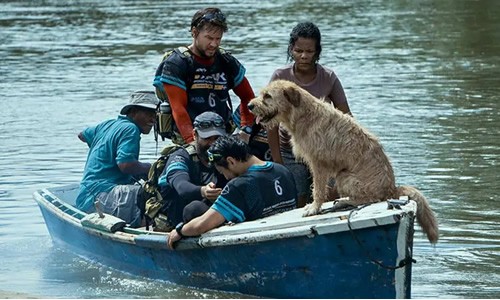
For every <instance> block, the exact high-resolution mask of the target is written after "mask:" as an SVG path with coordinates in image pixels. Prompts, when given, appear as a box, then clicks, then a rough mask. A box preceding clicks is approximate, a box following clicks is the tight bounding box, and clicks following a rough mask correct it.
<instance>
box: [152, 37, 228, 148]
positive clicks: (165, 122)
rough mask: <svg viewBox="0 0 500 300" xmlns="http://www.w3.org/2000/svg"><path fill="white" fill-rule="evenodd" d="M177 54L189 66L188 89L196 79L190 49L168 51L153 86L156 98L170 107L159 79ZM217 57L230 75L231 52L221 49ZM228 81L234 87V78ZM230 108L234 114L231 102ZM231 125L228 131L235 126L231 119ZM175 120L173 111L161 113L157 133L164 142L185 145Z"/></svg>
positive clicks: (156, 128)
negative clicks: (169, 59)
mask: <svg viewBox="0 0 500 300" xmlns="http://www.w3.org/2000/svg"><path fill="white" fill-rule="evenodd" d="M174 52H176V53H177V54H179V55H180V57H181V58H182V59H183V60H185V61H186V62H187V64H188V76H187V80H186V87H187V89H190V88H191V86H192V85H193V77H194V64H193V58H192V55H191V52H189V49H188V48H187V47H185V46H180V47H177V48H175V49H174V50H171V51H168V52H166V53H165V54H164V55H163V58H162V60H161V63H160V65H159V66H158V69H157V70H156V76H155V79H154V81H153V86H154V87H155V93H156V97H158V99H160V101H161V102H163V103H168V104H169V105H168V106H170V102H169V99H168V96H167V92H166V91H165V89H164V87H163V83H162V82H161V81H160V80H159V79H158V77H159V74H161V71H162V70H163V62H164V61H165V60H166V59H167V58H168V57H169V56H170V55H172V53H174ZM217 55H219V56H220V57H221V62H222V63H221V66H222V69H223V70H224V72H225V73H226V74H229V72H228V70H229V68H228V67H229V56H230V55H231V53H230V52H228V51H225V50H224V49H222V48H219V50H218V53H217ZM227 80H228V85H229V86H233V85H234V77H233V76H227ZM228 106H229V109H230V112H231V113H232V112H233V104H232V103H231V101H228ZM229 121H230V123H229V124H228V127H230V129H229V130H228V131H232V130H234V125H233V123H232V119H231V118H230V120H229ZM174 124H175V122H174V119H173V116H172V112H171V109H170V110H169V111H168V113H160V114H159V116H158V119H157V122H156V125H155V131H156V132H158V133H159V134H160V136H161V137H162V140H165V138H168V139H172V140H173V141H174V142H175V143H177V144H184V140H183V139H182V137H180V135H179V134H178V133H176V132H175V130H174V127H175V126H174Z"/></svg>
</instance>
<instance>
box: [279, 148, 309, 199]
mask: <svg viewBox="0 0 500 300" xmlns="http://www.w3.org/2000/svg"><path fill="white" fill-rule="evenodd" d="M281 158H282V159H283V164H284V165H285V167H287V168H288V170H290V172H291V173H292V175H293V179H294V180H295V186H296V187H297V195H298V196H299V197H301V196H307V197H311V195H312V192H311V185H312V176H311V172H309V168H308V167H307V165H306V164H304V163H301V162H298V161H296V160H295V157H294V156H293V154H291V153H288V152H281Z"/></svg>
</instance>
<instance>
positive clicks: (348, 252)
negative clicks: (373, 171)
mask: <svg viewBox="0 0 500 300" xmlns="http://www.w3.org/2000/svg"><path fill="white" fill-rule="evenodd" d="M76 190H77V185H72V186H67V187H61V188H53V189H44V190H41V191H38V192H35V193H34V198H35V200H36V201H37V203H38V204H39V206H40V210H41V212H42V214H43V216H44V219H45V223H46V225H47V228H48V230H49V233H50V235H51V237H52V239H53V241H54V243H55V244H56V245H58V246H60V247H64V248H68V249H70V250H71V251H73V252H75V253H77V254H79V255H81V256H83V257H86V258H88V259H92V260H95V261H97V262H99V263H102V264H105V265H108V266H110V267H113V268H116V269H119V270H122V271H124V272H128V273H131V274H134V275H139V276H146V277H149V278H154V279H162V280H168V281H171V282H174V283H178V284H181V285H186V286H194V287H199V288H208V289H217V290H224V291H232V292H239V293H243V294H250V295H256V296H263V297H275V298H410V295H411V263H407V264H406V265H404V266H403V267H400V268H397V269H391V268H386V267H392V266H398V265H399V264H400V263H401V262H409V261H410V258H411V256H412V248H413V224H414V215H415V212H416V204H415V203H414V202H413V201H410V202H409V203H408V204H406V205H403V206H401V207H400V208H392V209H388V208H387V207H388V206H387V203H377V204H373V205H370V206H367V207H365V208H362V209H359V210H356V211H353V212H351V211H343V212H328V213H324V214H321V215H317V216H312V217H307V218H303V217H302V216H301V215H302V210H301V209H297V210H293V211H290V212H286V213H282V214H279V215H275V216H271V217H268V218H264V219H260V220H256V221H251V222H245V223H241V224H236V225H233V226H222V227H220V228H217V229H215V230H212V231H210V232H207V233H206V234H203V235H202V236H200V237H195V238H189V239H185V240H181V241H180V242H179V243H178V246H177V248H176V250H175V251H172V250H169V249H167V235H166V234H164V233H157V232H151V231H145V230H141V229H133V228H129V227H125V228H124V229H123V231H118V232H115V233H110V232H105V231H101V230H96V229H94V228H90V227H85V226H82V224H81V222H80V220H81V219H82V218H83V217H84V216H85V215H86V214H85V213H83V212H81V211H79V210H78V209H76V208H74V207H73V206H72V205H71V204H72V203H73V201H74V198H75V196H76ZM329 205H330V206H331V203H330V204H329V203H325V204H324V206H323V207H324V208H326V207H327V206H329ZM349 227H350V228H349ZM374 261H376V262H377V263H375V262H374ZM384 266H385V267H384Z"/></svg>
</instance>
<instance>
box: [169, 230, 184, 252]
mask: <svg viewBox="0 0 500 300" xmlns="http://www.w3.org/2000/svg"><path fill="white" fill-rule="evenodd" d="M180 239H181V236H180V235H179V234H178V233H177V231H176V230H175V229H174V230H172V231H170V233H169V234H168V248H169V249H171V250H174V243H175V242H177V241H178V240H180Z"/></svg>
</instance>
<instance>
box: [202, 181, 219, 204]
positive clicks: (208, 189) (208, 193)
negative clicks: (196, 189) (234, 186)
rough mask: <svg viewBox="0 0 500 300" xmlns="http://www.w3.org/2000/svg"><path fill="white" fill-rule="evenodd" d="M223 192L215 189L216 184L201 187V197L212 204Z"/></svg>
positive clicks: (211, 183)
mask: <svg viewBox="0 0 500 300" xmlns="http://www.w3.org/2000/svg"><path fill="white" fill-rule="evenodd" d="M221 192H222V189H221V188H217V187H215V183H213V182H210V183H209V184H207V185H204V186H202V187H201V196H202V197H203V198H206V199H208V200H210V201H211V202H214V201H215V199H217V197H219V195H220V193H221Z"/></svg>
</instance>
